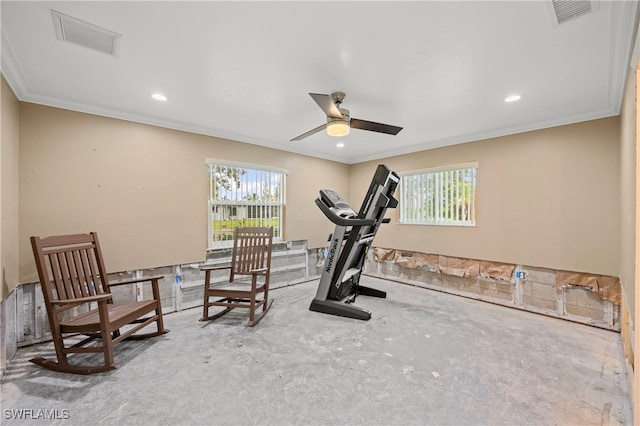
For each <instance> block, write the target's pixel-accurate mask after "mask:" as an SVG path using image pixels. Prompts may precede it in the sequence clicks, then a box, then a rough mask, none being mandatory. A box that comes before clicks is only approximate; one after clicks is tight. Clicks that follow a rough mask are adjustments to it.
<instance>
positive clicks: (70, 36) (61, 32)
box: [51, 10, 121, 56]
mask: <svg viewBox="0 0 640 426" xmlns="http://www.w3.org/2000/svg"><path fill="white" fill-rule="evenodd" d="M51 14H52V15H53V26H54V27H55V29H56V37H57V38H58V40H64V41H70V42H71V43H76V44H79V45H81V46H85V47H88V48H90V49H94V50H98V51H100V52H103V53H107V54H109V55H113V56H116V53H117V49H118V41H119V39H120V37H121V36H120V34H118V33H115V32H113V31H110V30H107V29H104V28H101V27H99V26H97V25H93V24H90V23H88V22H85V21H82V20H80V19H77V18H74V17H72V16H68V15H65V14H64V13H60V12H58V11H57V10H52V11H51Z"/></svg>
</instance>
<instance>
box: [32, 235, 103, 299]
mask: <svg viewBox="0 0 640 426" xmlns="http://www.w3.org/2000/svg"><path fill="white" fill-rule="evenodd" d="M35 244H36V245H37V248H38V249H39V250H38V251H37V253H39V255H38V256H37V257H36V264H37V266H38V269H39V270H40V271H42V273H43V275H44V276H43V278H44V279H45V280H47V282H51V283H52V284H53V287H52V286H43V290H44V292H43V293H44V297H45V301H46V303H47V305H49V304H50V303H51V302H54V301H58V300H70V299H79V298H82V297H89V296H96V295H100V294H105V293H109V284H108V282H107V281H106V279H107V274H106V271H105V266H104V264H103V261H102V258H101V257H100V256H98V255H97V254H96V253H97V252H99V251H100V247H99V243H98V240H97V238H94V239H93V241H90V242H87V241H86V235H82V234H79V235H62V236H55V237H48V238H43V239H38V240H36V241H35ZM53 290H55V292H54V291H53ZM81 303H82V302H78V303H77V304H65V305H59V306H57V308H56V310H57V311H64V310H67V309H71V308H73V307H75V306H77V305H79V304H81Z"/></svg>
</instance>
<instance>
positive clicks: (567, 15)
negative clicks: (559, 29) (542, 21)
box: [552, 0, 594, 25]
mask: <svg viewBox="0 0 640 426" xmlns="http://www.w3.org/2000/svg"><path fill="white" fill-rule="evenodd" d="M552 3H553V10H554V12H555V19H556V22H557V23H558V25H560V24H564V23H565V22H569V21H573V20H574V19H577V18H578V17H580V16H582V15H586V14H588V13H591V12H593V11H594V7H593V2H592V1H591V0H552Z"/></svg>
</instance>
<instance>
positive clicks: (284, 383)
mask: <svg viewBox="0 0 640 426" xmlns="http://www.w3.org/2000/svg"><path fill="white" fill-rule="evenodd" d="M362 283H363V284H365V285H369V286H372V287H374V288H378V289H381V290H386V291H387V292H388V297H387V299H375V298H367V297H364V296H361V297H359V298H358V300H357V304H358V305H360V306H362V307H365V308H367V309H369V310H371V311H372V313H373V318H372V319H371V320H370V321H368V322H364V321H358V320H352V319H346V318H341V317H335V316H330V315H324V314H320V313H315V312H310V311H308V309H307V308H308V306H309V303H310V301H311V299H312V298H313V296H314V295H315V291H316V283H315V282H311V283H306V284H300V285H297V286H293V287H286V288H281V289H277V290H274V291H273V292H272V294H273V297H274V299H275V303H274V305H273V307H272V310H271V311H270V312H269V314H268V315H267V316H266V317H265V319H264V320H263V321H262V322H261V323H260V324H259V325H258V326H257V327H255V328H247V327H245V326H244V324H245V323H246V320H247V315H246V314H247V312H246V311H244V310H242V311H237V312H232V313H230V314H228V315H227V316H226V317H223V318H222V319H219V320H217V321H216V322H210V323H201V322H198V318H199V317H200V315H201V311H200V309H191V310H187V311H182V312H178V313H173V314H169V315H166V324H167V327H168V328H170V329H171V332H170V333H169V334H167V335H165V336H162V337H159V338H154V339H151V340H146V341H132V342H125V343H122V344H121V345H119V346H117V349H116V361H117V362H118V363H119V365H120V368H119V369H117V370H115V371H113V372H109V373H104V374H99V375H94V376H76V375H69V374H61V373H55V372H52V371H48V370H44V369H42V368H39V367H37V366H35V365H33V364H31V363H30V362H28V359H30V358H31V357H33V356H35V355H43V356H53V346H52V344H44V345H35V346H31V347H27V348H22V349H20V350H19V351H18V355H17V357H16V358H15V359H14V361H13V362H12V363H11V365H10V367H9V370H8V371H7V374H6V375H5V377H4V378H3V381H2V409H3V413H2V421H1V423H2V424H3V425H12V424H29V423H30V424H40V425H42V424H76V425H88V424H92V425H98V424H113V425H124V424H145V425H147V424H148V425H161V424H167V425H178V424H179V425H190V424H216V425H221V424H242V425H249V424H260V425H262V424H276V425H289V424H293V425H338V424H339V425H343V424H348V425H357V424H366V425H408V424H422V425H432V424H437V425H445V424H446V425H464V424H473V425H500V424H504V425H514V424H517V425H525V424H536V425H541V424H544V425H556V424H560V425H570V424H575V425H618V424H633V419H632V414H631V408H630V402H629V394H628V386H627V385H628V384H627V376H626V373H625V368H624V364H623V359H622V355H621V342H620V336H619V335H618V334H617V333H614V332H610V331H605V330H600V329H596V328H592V327H588V326H585V325H580V324H574V323H571V322H567V321H562V320H559V319H555V318H549V317H544V316H540V315H536V314H532V313H528V312H523V311H518V310H513V309H508V308H504V307H500V306H496V305H492V304H488V303H484V302H478V301H474V300H469V299H464V298H461V297H456V296H452V295H448V294H444V293H439V292H434V291H430V290H425V289H420V288H416V287H411V286H408V285H403V284H398V283H393V282H389V281H382V280H378V279H374V278H369V277H365V278H363V280H362ZM20 410H22V411H20ZM29 410H30V411H29ZM43 410H48V411H43ZM20 414H22V416H23V417H24V416H27V417H31V418H34V417H38V416H40V417H42V416H46V415H49V416H51V415H53V416H54V417H56V416H57V417H58V419H54V420H48V421H43V420H41V419H31V420H27V421H24V420H16V417H18V416H19V415H20Z"/></svg>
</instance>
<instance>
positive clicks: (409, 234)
mask: <svg viewBox="0 0 640 426" xmlns="http://www.w3.org/2000/svg"><path fill="white" fill-rule="evenodd" d="M619 138H620V120H619V118H618V117H615V118H609V119H602V120H596V121H590V122H585V123H581V124H574V125H570V126H562V127H556V128H551V129H546V130H540V131H535V132H528V133H523V134H518V135H513V136H508V137H501V138H495V139H489V140H484V141H478V142H473V143H467V144H462V145H456V146H451V147H445V148H439V149H433V150H429V151H423V152H418V153H413V154H408V155H402V156H397V157H391V158H387V159H385V160H383V161H373V162H368V163H361V164H357V165H354V166H353V167H352V169H351V179H350V184H351V194H353V196H354V197H355V198H356V199H359V201H358V203H359V202H361V197H362V196H363V195H364V191H366V189H367V187H368V181H369V180H370V179H371V175H372V173H373V170H374V169H375V166H376V165H377V164H378V163H385V164H386V165H387V166H388V167H389V168H390V169H391V170H394V171H397V172H401V171H406V170H414V169H422V168H425V167H432V166H440V165H447V164H455V163H461V162H467V161H477V162H478V164H479V169H478V177H477V183H478V190H477V226H476V227H473V228H468V227H449V226H419V225H400V224H398V223H397V212H396V211H390V212H388V213H387V216H388V217H391V218H392V221H391V223H390V224H388V225H383V226H382V228H381V230H380V231H379V233H378V236H377V237H376V241H375V245H376V246H380V247H390V248H397V249H405V250H412V251H419V252H426V253H436V254H443V255H449V256H458V257H464V258H472V259H480V260H491V261H501V262H509V263H515V264H524V265H528V266H536V267H548V268H554V269H565V270H575V271H580V272H592V273H599V274H609V275H615V276H617V275H618V273H619V265H620V263H619V262H620V214H619V210H618V209H619V206H620V191H619V162H620V143H619Z"/></svg>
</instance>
